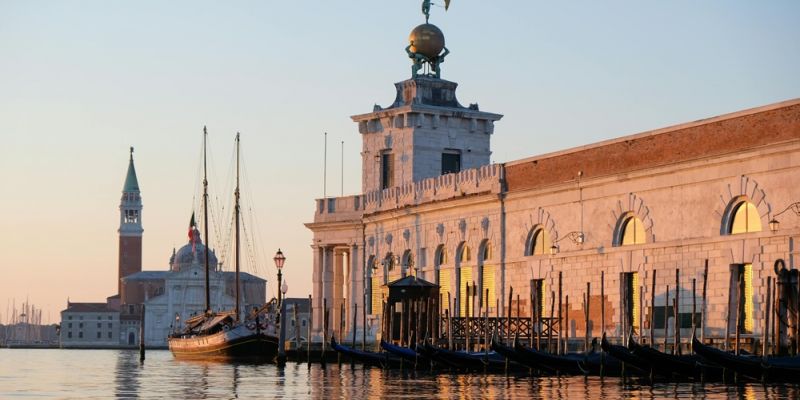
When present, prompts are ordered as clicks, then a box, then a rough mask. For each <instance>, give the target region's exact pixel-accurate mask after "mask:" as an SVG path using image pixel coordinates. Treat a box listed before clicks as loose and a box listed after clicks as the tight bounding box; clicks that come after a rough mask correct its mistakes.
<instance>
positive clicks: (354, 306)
mask: <svg viewBox="0 0 800 400" xmlns="http://www.w3.org/2000/svg"><path fill="white" fill-rule="evenodd" d="M356 321H358V303H354V304H353V327H352V328H351V329H353V346H352V347H353V348H354V349H355V348H356ZM295 324H297V323H296V322H295Z"/></svg>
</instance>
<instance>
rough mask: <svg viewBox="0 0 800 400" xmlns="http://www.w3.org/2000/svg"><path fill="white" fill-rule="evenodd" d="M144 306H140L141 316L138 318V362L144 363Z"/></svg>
mask: <svg viewBox="0 0 800 400" xmlns="http://www.w3.org/2000/svg"><path fill="white" fill-rule="evenodd" d="M144 332H145V329H144V304H142V315H141V317H140V318H139V362H144Z"/></svg>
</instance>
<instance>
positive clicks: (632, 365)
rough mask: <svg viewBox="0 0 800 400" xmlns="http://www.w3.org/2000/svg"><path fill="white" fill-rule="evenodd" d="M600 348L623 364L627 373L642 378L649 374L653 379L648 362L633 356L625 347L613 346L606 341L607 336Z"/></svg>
mask: <svg viewBox="0 0 800 400" xmlns="http://www.w3.org/2000/svg"><path fill="white" fill-rule="evenodd" d="M600 348H601V349H603V351H604V352H606V353H607V354H608V355H610V356H611V357H613V358H615V359H617V360H618V361H620V362H621V363H623V364H624V365H623V368H624V369H625V371H626V372H628V371H631V373H634V374H637V375H642V376H648V374H649V377H650V379H651V380H652V379H653V374H652V370H651V368H650V364H649V363H648V362H647V361H646V360H644V359H642V358H641V357H639V356H636V355H634V354H632V353H631V352H630V351H629V350H628V348H627V347H625V346H620V345H617V344H611V343H610V342H609V341H608V340H607V339H606V335H605V334H603V337H602V339H601V340H600ZM603 373H604V374H605V371H603Z"/></svg>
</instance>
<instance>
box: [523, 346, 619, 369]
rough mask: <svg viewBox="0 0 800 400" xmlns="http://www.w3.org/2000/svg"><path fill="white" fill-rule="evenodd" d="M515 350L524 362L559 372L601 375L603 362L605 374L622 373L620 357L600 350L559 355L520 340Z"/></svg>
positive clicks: (532, 366)
mask: <svg viewBox="0 0 800 400" xmlns="http://www.w3.org/2000/svg"><path fill="white" fill-rule="evenodd" d="M514 351H515V352H516V354H517V355H518V357H520V358H521V359H524V360H526V361H525V362H523V364H525V365H528V366H531V368H538V369H549V370H551V371H553V372H556V373H559V374H564V375H600V374H601V371H600V369H601V364H602V368H603V371H602V373H603V375H608V376H619V375H620V374H621V373H622V363H621V362H620V361H619V360H618V359H616V358H614V357H611V356H610V355H608V354H602V353H599V352H594V351H590V352H588V353H568V354H563V355H558V354H551V353H547V352H543V351H539V350H536V349H532V348H530V347H527V346H525V345H523V344H521V343H519V342H518V341H516V342H515V343H514ZM535 366H538V367H535Z"/></svg>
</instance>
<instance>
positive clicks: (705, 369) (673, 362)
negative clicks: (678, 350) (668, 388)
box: [628, 337, 723, 381]
mask: <svg viewBox="0 0 800 400" xmlns="http://www.w3.org/2000/svg"><path fill="white" fill-rule="evenodd" d="M628 350H630V352H631V354H633V355H635V356H638V357H639V358H641V359H643V360H645V361H646V362H647V363H648V364H649V365H650V370H651V371H653V372H654V373H655V374H657V375H661V376H667V377H671V378H673V379H676V378H677V379H687V378H691V379H695V380H710V381H715V380H721V379H722V377H723V375H722V374H723V370H722V368H720V367H719V366H717V365H713V364H709V363H707V362H705V360H704V359H703V358H702V357H700V356H698V355H696V354H687V355H677V354H667V353H662V352H660V351H658V350H656V349H653V348H652V347H650V346H642V345H640V344H639V343H638V342H637V341H636V340H634V339H633V338H632V337H631V338H628Z"/></svg>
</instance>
